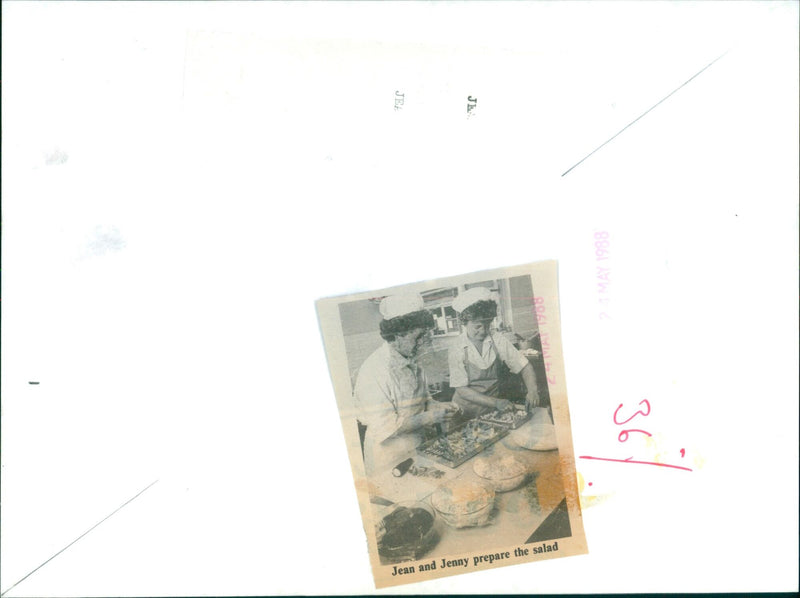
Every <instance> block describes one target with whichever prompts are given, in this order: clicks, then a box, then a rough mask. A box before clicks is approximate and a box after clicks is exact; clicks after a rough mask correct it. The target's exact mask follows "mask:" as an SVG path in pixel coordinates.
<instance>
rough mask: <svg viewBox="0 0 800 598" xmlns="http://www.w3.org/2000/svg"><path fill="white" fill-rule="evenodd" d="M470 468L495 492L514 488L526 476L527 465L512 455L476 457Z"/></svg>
mask: <svg viewBox="0 0 800 598" xmlns="http://www.w3.org/2000/svg"><path fill="white" fill-rule="evenodd" d="M472 470H473V471H474V472H475V475H477V476H478V477H479V478H481V480H483V481H485V482H486V483H487V484H490V485H491V487H492V488H494V490H495V492H509V491H510V490H514V488H518V487H519V486H520V485H521V484H522V482H524V481H525V478H527V477H528V467H527V466H526V465H525V464H524V463H523V462H522V461H520V460H519V459H517V458H516V457H514V455H505V456H503V457H478V458H477V459H475V461H474V462H473V463H472Z"/></svg>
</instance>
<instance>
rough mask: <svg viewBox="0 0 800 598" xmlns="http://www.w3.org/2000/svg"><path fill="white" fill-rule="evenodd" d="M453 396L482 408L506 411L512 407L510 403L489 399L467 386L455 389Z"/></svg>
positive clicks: (503, 400)
mask: <svg viewBox="0 0 800 598" xmlns="http://www.w3.org/2000/svg"><path fill="white" fill-rule="evenodd" d="M455 396H456V397H458V398H459V399H462V400H464V401H468V402H470V403H475V404H476V405H481V406H482V407H490V408H492V409H499V410H500V411H502V410H504V409H507V408H509V407H511V405H512V403H511V401H506V400H505V399H496V398H494V397H490V396H488V395H485V394H483V393H482V392H479V391H477V390H475V389H474V388H470V387H469V386H459V387H458V388H456V392H455Z"/></svg>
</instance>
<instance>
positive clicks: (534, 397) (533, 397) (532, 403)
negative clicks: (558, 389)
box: [525, 391, 542, 411]
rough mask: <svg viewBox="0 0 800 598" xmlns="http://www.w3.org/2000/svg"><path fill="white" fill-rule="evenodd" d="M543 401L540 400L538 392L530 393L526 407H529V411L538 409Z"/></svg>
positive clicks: (526, 398) (526, 399)
mask: <svg viewBox="0 0 800 598" xmlns="http://www.w3.org/2000/svg"><path fill="white" fill-rule="evenodd" d="M541 402H542V401H541V399H540V398H539V393H538V392H536V391H533V392H529V393H528V395H527V396H526V397H525V407H527V409H528V411H530V410H531V409H533V408H534V407H538V406H539V405H540V404H541Z"/></svg>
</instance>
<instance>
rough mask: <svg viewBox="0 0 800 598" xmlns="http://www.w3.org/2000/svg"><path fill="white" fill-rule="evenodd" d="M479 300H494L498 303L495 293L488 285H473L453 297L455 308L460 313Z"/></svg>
mask: <svg viewBox="0 0 800 598" xmlns="http://www.w3.org/2000/svg"><path fill="white" fill-rule="evenodd" d="M478 301H494V302H495V303H497V300H496V299H495V298H494V295H492V292H491V291H490V290H489V289H487V288H486V287H472V288H471V289H467V290H466V291H464V292H463V293H460V294H459V295H458V297H456V298H455V299H453V309H454V310H456V311H457V312H458V313H461V312H462V311H464V310H465V309H467V308H468V307H469V306H470V305H473V304H475V303H477V302H478Z"/></svg>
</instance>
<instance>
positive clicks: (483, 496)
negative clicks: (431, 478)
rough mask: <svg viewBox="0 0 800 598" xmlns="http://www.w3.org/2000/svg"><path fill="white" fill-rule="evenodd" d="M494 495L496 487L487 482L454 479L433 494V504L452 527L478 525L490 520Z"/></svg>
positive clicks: (437, 512) (438, 513)
mask: <svg viewBox="0 0 800 598" xmlns="http://www.w3.org/2000/svg"><path fill="white" fill-rule="evenodd" d="M494 496H495V492H494V489H493V488H492V487H491V486H489V485H487V484H483V483H481V482H477V481H471V480H453V481H451V482H447V483H445V484H442V485H441V486H439V488H437V489H436V491H434V493H433V494H431V505H432V506H433V508H434V510H435V511H436V514H437V515H438V516H439V517H441V519H442V520H443V521H444V522H445V523H446V524H447V525H449V526H451V527H455V528H459V527H477V526H481V525H486V524H487V523H488V522H489V518H490V517H491V514H492V510H493V508H494Z"/></svg>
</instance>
